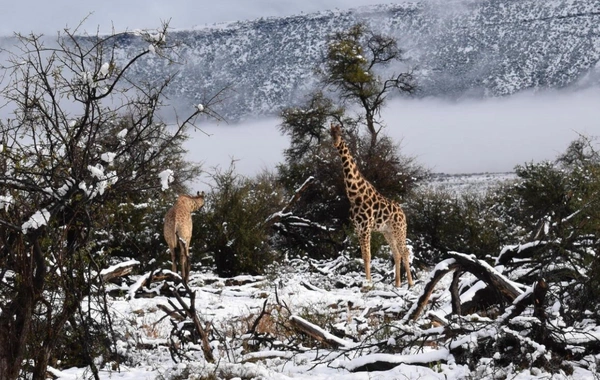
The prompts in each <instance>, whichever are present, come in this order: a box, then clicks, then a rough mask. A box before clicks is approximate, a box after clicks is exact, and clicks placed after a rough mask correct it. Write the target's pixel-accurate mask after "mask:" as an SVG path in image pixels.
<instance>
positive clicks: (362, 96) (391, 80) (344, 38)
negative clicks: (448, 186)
mask: <svg viewBox="0 0 600 380" xmlns="http://www.w3.org/2000/svg"><path fill="white" fill-rule="evenodd" d="M402 54H403V52H402V50H401V49H400V48H399V47H398V43H397V42H396V40H395V39H394V38H393V37H390V36H384V35H381V34H377V33H375V32H373V31H372V30H371V29H369V28H368V27H367V26H366V25H365V24H362V23H359V24H356V25H354V26H353V27H351V28H350V29H349V30H347V31H343V32H338V33H336V34H334V35H333V37H332V38H331V41H330V42H329V44H328V45H327V53H326V59H325V64H324V67H323V69H322V82H323V84H324V85H325V86H326V87H328V88H330V89H332V90H334V91H335V92H336V93H337V95H338V96H339V97H340V99H341V100H342V101H343V102H344V103H349V104H350V105H357V106H358V107H359V109H360V111H361V113H362V114H361V115H360V118H359V120H358V121H361V120H360V119H363V120H364V123H365V125H366V128H367V131H368V133H369V135H370V136H371V142H370V147H371V148H374V147H375V144H376V141H377V136H378V135H379V132H380V131H381V120H380V119H379V116H380V112H381V109H382V108H383V106H384V104H385V101H386V99H387V96H388V95H389V94H390V93H391V92H394V91H398V92H401V93H408V94H412V93H414V92H415V90H416V83H415V80H414V78H413V76H412V74H411V73H410V72H405V73H400V74H392V75H390V76H389V77H388V78H383V77H382V76H381V75H379V74H378V73H379V72H380V71H381V70H382V69H383V68H385V67H386V66H388V65H389V64H390V63H392V62H394V61H401V60H402Z"/></svg>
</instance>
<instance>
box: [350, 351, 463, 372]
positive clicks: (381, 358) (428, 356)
mask: <svg viewBox="0 0 600 380" xmlns="http://www.w3.org/2000/svg"><path fill="white" fill-rule="evenodd" d="M451 357H452V355H451V354H450V351H448V349H446V348H440V349H439V350H434V351H429V352H423V353H420V354H413V355H392V354H372V355H365V356H361V357H358V358H355V359H352V360H350V361H348V362H345V363H342V364H341V367H342V368H345V369H347V370H348V371H350V372H360V371H369V372H370V371H385V370H389V369H392V368H394V367H396V366H398V365H400V364H422V365H425V366H428V365H430V364H431V363H438V362H446V361H448V359H449V358H451Z"/></svg>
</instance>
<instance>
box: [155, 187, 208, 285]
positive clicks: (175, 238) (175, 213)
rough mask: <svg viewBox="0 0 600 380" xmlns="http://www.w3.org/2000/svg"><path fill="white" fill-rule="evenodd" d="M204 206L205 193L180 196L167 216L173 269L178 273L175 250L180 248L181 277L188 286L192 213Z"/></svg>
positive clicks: (166, 235) (166, 230)
mask: <svg viewBox="0 0 600 380" xmlns="http://www.w3.org/2000/svg"><path fill="white" fill-rule="evenodd" d="M202 206H204V192H202V193H200V192H198V194H197V195H196V196H194V197H193V196H191V195H185V194H183V195H180V196H179V197H178V198H177V201H176V202H175V204H174V205H173V207H171V208H170V209H169V211H167V214H166V215H165V225H164V231H163V232H164V236H165V240H166V241H167V245H168V246H169V251H170V252H171V263H172V264H171V267H172V270H173V272H177V258H176V254H175V249H176V248H177V247H179V261H180V266H181V277H182V278H183V281H184V282H185V283H186V284H187V282H188V279H189V276H190V262H189V256H190V241H191V240H192V212H194V211H197V210H199V209H200V208H201V207H202Z"/></svg>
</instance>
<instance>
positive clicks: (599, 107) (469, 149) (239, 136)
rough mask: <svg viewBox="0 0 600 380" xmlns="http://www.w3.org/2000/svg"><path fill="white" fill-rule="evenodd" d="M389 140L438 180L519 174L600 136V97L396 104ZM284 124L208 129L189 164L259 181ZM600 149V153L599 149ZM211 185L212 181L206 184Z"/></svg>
mask: <svg viewBox="0 0 600 380" xmlns="http://www.w3.org/2000/svg"><path fill="white" fill-rule="evenodd" d="M382 117H383V119H384V120H385V121H386V125H387V126H386V128H385V133H386V134H388V135H390V136H391V137H392V138H393V139H394V140H395V141H397V142H398V143H399V144H400V147H401V152H402V154H405V155H409V156H415V157H416V158H417V161H418V162H419V163H421V164H422V165H424V166H426V167H428V168H430V169H431V170H432V171H433V172H442V173H480V172H507V171H512V170H513V169H514V167H515V166H516V165H518V164H523V163H525V162H531V161H534V162H539V161H543V160H553V159H555V158H556V157H557V155H558V154H560V153H562V152H564V150H565V148H566V147H567V146H568V144H569V143H570V142H571V141H573V140H574V139H576V138H577V137H578V135H579V134H584V135H588V136H600V89H591V90H585V91H579V92H566V91H564V92H546V93H538V94H519V95H514V96H511V97H506V98H493V99H489V98H488V99H484V100H463V101H455V102H451V101H447V100H440V99H410V100H394V101H391V102H390V103H389V104H387V106H386V107H385V109H384V110H383V112H382ZM280 122H281V121H280V119H278V118H268V119H264V120H259V121H251V122H244V123H240V124H237V125H226V124H221V125H214V124H207V125H201V126H202V127H203V130H204V131H206V132H207V133H209V134H211V136H210V137H208V136H206V135H205V134H203V133H201V132H194V133H192V139H191V140H190V141H189V142H188V144H187V145H186V146H187V148H188V149H189V150H190V153H189V159H190V160H192V161H196V162H203V163H204V165H203V168H204V170H205V171H208V172H211V171H212V168H213V167H215V166H219V167H221V168H222V169H226V168H227V167H228V166H229V163H230V162H231V159H232V158H233V159H235V160H236V168H237V171H238V172H239V173H240V174H243V175H246V176H254V175H256V174H257V173H259V172H261V171H262V170H264V169H274V168H275V166H276V164H277V163H279V162H281V161H282V160H283V155H282V152H283V150H284V149H285V148H286V147H287V146H288V144H289V142H288V138H287V137H286V136H282V135H281V134H280V132H279V129H278V125H279V123H280ZM599 149H600V147H599ZM206 181H208V176H207V175H206V174H203V175H202V178H201V179H200V183H199V184H198V185H199V186H200V187H204V185H203V184H201V182H206Z"/></svg>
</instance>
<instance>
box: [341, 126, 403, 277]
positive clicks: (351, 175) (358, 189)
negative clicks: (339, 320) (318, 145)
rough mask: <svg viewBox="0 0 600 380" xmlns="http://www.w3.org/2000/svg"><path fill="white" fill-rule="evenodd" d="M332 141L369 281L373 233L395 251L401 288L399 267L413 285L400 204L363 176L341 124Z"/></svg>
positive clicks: (395, 262) (395, 263) (396, 272)
mask: <svg viewBox="0 0 600 380" xmlns="http://www.w3.org/2000/svg"><path fill="white" fill-rule="evenodd" d="M331 138H332V141H333V145H334V146H335V147H336V148H337V150H338V153H339V154H340V157H341V158H342V164H343V170H344V184H345V187H346V195H347V196H348V200H349V201H350V218H351V219H352V222H353V224H354V228H355V230H356V234H357V235H358V238H359V241H360V250H361V252H362V258H363V261H364V263H365V272H366V277H367V281H369V282H370V281H371V232H372V231H377V232H381V233H382V234H383V236H384V237H385V240H386V241H387V242H388V244H389V245H390V248H391V249H392V254H393V256H394V266H395V285H396V287H399V286H400V265H401V264H403V265H404V271H405V272H406V278H407V280H408V286H409V287H412V286H413V279H412V274H411V272H410V260H409V259H410V252H409V250H408V248H407V247H406V216H405V215H404V211H402V208H401V207H400V205H399V204H398V203H396V202H394V201H392V200H390V199H387V198H385V197H384V196H383V195H381V194H379V192H378V191H377V189H375V187H374V186H373V185H372V184H371V183H370V182H369V181H367V180H366V179H365V178H364V177H363V175H362V174H361V173H360V170H359V169H358V166H357V165H356V161H355V160H354V158H353V157H352V155H351V154H350V149H349V148H348V146H347V145H346V143H345V142H344V140H343V139H342V128H341V126H340V125H335V124H332V125H331Z"/></svg>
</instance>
